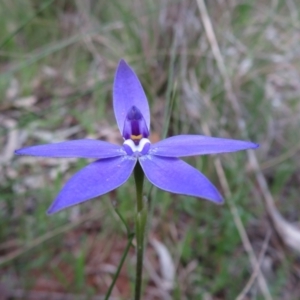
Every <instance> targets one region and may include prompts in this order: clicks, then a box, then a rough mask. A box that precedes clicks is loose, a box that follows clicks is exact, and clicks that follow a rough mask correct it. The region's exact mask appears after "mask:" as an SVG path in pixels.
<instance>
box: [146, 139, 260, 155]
mask: <svg viewBox="0 0 300 300" xmlns="http://www.w3.org/2000/svg"><path fill="white" fill-rule="evenodd" d="M258 147H259V145H258V144H255V143H252V142H248V141H240V140H232V139H223V138H216V137H210V136H203V135H177V136H172V137H169V138H167V139H165V140H162V141H160V142H158V143H155V144H152V145H151V149H150V153H151V154H153V155H158V156H167V157H183V156H193V155H203V154H216V153H226V152H235V151H240V150H245V149H255V148H258Z"/></svg>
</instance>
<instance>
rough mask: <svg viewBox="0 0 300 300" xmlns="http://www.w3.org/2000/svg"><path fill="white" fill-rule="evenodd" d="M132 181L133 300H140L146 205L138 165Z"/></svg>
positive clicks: (140, 171)
mask: <svg viewBox="0 0 300 300" xmlns="http://www.w3.org/2000/svg"><path fill="white" fill-rule="evenodd" d="M134 179H135V186H136V196H137V212H136V218H135V222H136V244H137V247H136V251H137V253H136V255H137V261H136V278H135V298H134V299H135V300H140V298H141V291H142V279H143V256H144V244H145V242H144V239H145V230H146V224H147V205H144V201H143V183H144V172H143V170H142V168H141V166H140V164H139V163H137V164H136V166H135V168H134Z"/></svg>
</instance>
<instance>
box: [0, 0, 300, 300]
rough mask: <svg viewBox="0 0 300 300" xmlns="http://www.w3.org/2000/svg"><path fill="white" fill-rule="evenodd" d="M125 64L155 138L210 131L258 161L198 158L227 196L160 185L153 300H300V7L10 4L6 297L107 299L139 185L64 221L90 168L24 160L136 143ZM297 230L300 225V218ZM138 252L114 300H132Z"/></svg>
mask: <svg viewBox="0 0 300 300" xmlns="http://www.w3.org/2000/svg"><path fill="white" fill-rule="evenodd" d="M120 58H124V59H126V61H127V62H128V63H129V64H130V65H131V66H132V67H133V69H134V70H135V71H136V73H137V74H138V76H139V78H140V80H141V82H142V84H143V87H144V89H145V91H146V94H147V96H148V99H149V103H150V107H151V112H152V120H151V122H152V123H151V132H152V134H151V140H152V141H153V142H155V141H158V140H160V139H161V138H163V137H164V136H170V135H176V134H187V133H190V134H205V135H213V136H219V137H229V138H235V139H249V140H252V141H254V142H257V143H260V148H259V149H258V150H257V151H255V152H251V151H250V152H247V153H246V152H244V153H236V154H229V155H222V156H202V157H195V158H189V159H187V161H188V162H189V163H190V164H192V165H194V166H195V167H197V168H198V169H199V170H201V171H202V172H203V173H204V174H206V175H207V177H208V178H210V179H211V180H212V182H213V183H214V184H215V185H216V186H217V187H218V189H219V190H220V191H221V193H222V194H223V195H224V196H225V197H226V203H225V204H224V205H223V206H216V205H214V204H212V203H209V202H208V201H204V200H199V199H195V198H192V197H184V196H178V195H173V194H169V193H166V192H163V191H160V190H156V189H154V188H153V189H151V190H150V184H149V183H147V184H146V191H147V192H148V191H149V192H150V196H149V198H150V199H151V205H152V218H151V223H150V224H149V243H148V244H147V251H146V258H145V266H144V272H145V273H144V274H145V277H144V278H145V280H144V281H145V282H144V298H143V299H203V300H223V299H228V300H232V299H240V300H241V299H283V300H285V299H287V300H292V299H295V300H297V299H300V260H299V259H300V257H299V251H300V237H299V236H300V231H299V227H297V225H299V211H300V201H299V200H300V199H299V186H300V172H299V164H300V159H299V157H300V155H299V150H300V142H299V141H300V130H299V128H300V126H299V125H300V101H299V99H300V3H299V2H298V1H296V0H285V1H284V0H273V1H271V0H262V1H251V0H240V1H238V0H228V1H224V0H212V1H206V2H204V1H203V0H183V1H179V0H162V1H151V0H143V1H138V0H132V1H129V0H127V1H126V0H125V1H118V0H109V1H108V0H98V1H96V0H77V1H76V0H51V1H45V0H43V1H41V0H40V1H38V0H22V1H18V0H15V1H11V0H1V1H0V143H1V147H0V154H1V155H0V299H1V300H2V299H30V300H31V299H38V300H40V299H62V300H65V299H104V298H103V296H104V295H105V293H106V291H107V289H108V287H109V285H110V283H111V281H112V276H113V274H114V272H115V271H116V268H117V265H118V263H119V261H120V259H121V256H122V253H123V251H124V249H125V246H126V243H127V237H126V230H125V228H124V225H123V224H122V222H121V221H120V219H119V218H118V216H117V214H116V212H115V209H116V208H118V210H119V211H120V212H121V214H122V215H123V216H124V218H125V220H126V221H127V222H128V224H129V226H130V228H132V230H134V227H133V226H134V225H133V224H134V220H133V217H134V210H135V198H134V196H133V195H134V186H133V180H132V178H131V179H130V181H129V182H127V183H126V184H125V185H124V186H122V187H121V188H119V189H118V190H116V191H113V192H111V193H109V194H107V195H105V196H103V197H100V198H98V199H94V200H92V201H89V202H86V203H85V204H83V205H80V206H76V207H73V208H70V209H67V210H64V211H62V212H59V213H57V214H55V215H53V216H47V215H46V213H45V212H46V209H47V208H48V207H49V205H50V204H51V202H52V200H53V199H54V198H55V196H56V194H57V193H58V191H59V190H60V188H61V187H62V186H63V184H64V182H65V181H66V180H67V179H68V178H69V177H70V176H71V175H72V174H74V172H75V171H76V170H78V169H80V168H82V167H83V166H85V165H86V163H87V162H86V161H85V160H83V159H82V160H77V159H44V158H32V157H14V155H13V151H14V150H15V149H17V148H20V147H23V146H26V145H34V144H42V143H49V142H56V141H62V140H69V139H77V138H86V137H89V138H95V139H102V140H107V141H109V142H112V143H118V144H119V143H122V140H121V136H120V134H119V132H118V129H117V125H116V122H115V119H114V114H113V110H112V83H113V76H114V72H115V69H116V66H117V64H118V62H119V60H120ZM297 223H298V224H297ZM134 254H135V253H134V249H133V248H132V249H131V250H130V253H129V256H128V257H127V259H126V262H125V265H124V267H123V269H122V271H121V276H120V277H119V279H118V281H117V284H116V286H115V288H114V290H113V294H112V297H111V299H131V297H132V295H133V291H134V286H133V282H134V281H133V279H134V271H135V255H134Z"/></svg>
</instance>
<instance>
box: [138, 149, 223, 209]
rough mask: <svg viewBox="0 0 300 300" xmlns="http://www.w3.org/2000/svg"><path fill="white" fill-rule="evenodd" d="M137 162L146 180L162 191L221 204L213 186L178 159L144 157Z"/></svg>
mask: <svg viewBox="0 0 300 300" xmlns="http://www.w3.org/2000/svg"><path fill="white" fill-rule="evenodd" d="M139 161H140V164H141V166H142V168H143V170H144V172H145V174H146V176H147V178H148V180H149V181H150V182H151V183H152V184H154V185H155V186H157V187H158V188H160V189H162V190H165V191H168V192H171V193H176V194H184V195H188V196H194V197H200V198H205V199H208V200H211V201H213V202H216V203H222V202H223V198H222V196H221V195H220V193H219V192H218V190H217V189H216V188H215V186H214V185H213V184H212V183H211V182H210V181H209V180H208V179H207V178H206V177H205V176H204V175H203V174H202V173H200V172H199V171H198V170H197V169H195V168H193V167H192V166H190V165H188V164H187V163H185V162H183V161H182V160H180V159H177V158H171V157H159V156H154V155H153V156H152V155H145V156H142V157H140V159H139Z"/></svg>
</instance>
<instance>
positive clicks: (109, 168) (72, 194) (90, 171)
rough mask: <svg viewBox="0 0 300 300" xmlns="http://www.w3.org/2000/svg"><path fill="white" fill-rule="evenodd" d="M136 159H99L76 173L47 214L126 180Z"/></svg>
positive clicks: (105, 191)
mask: <svg viewBox="0 0 300 300" xmlns="http://www.w3.org/2000/svg"><path fill="white" fill-rule="evenodd" d="M135 163H136V159H134V158H133V157H130V156H123V157H113V158H107V159H101V160H98V161H96V162H94V163H91V164H90V165H88V166H87V167H85V168H83V169H82V170H80V171H79V172H78V173H76V174H75V175H74V176H73V177H71V179H70V180H69V181H68V182H67V183H66V185H65V186H64V187H63V188H62V190H61V191H60V193H59V194H58V196H57V198H56V199H55V200H54V202H53V203H52V205H51V206H50V208H49V209H48V214H52V213H55V212H57V211H59V210H61V209H64V208H66V207H69V206H72V205H75V204H78V203H81V202H84V201H86V200H89V199H91V198H95V197H98V196H101V195H103V194H105V193H108V192H109V191H111V190H113V189H115V188H117V187H119V186H120V185H122V184H123V183H125V182H126V181H127V179H128V178H129V176H130V174H131V173H132V170H133V168H134V166H135Z"/></svg>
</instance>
